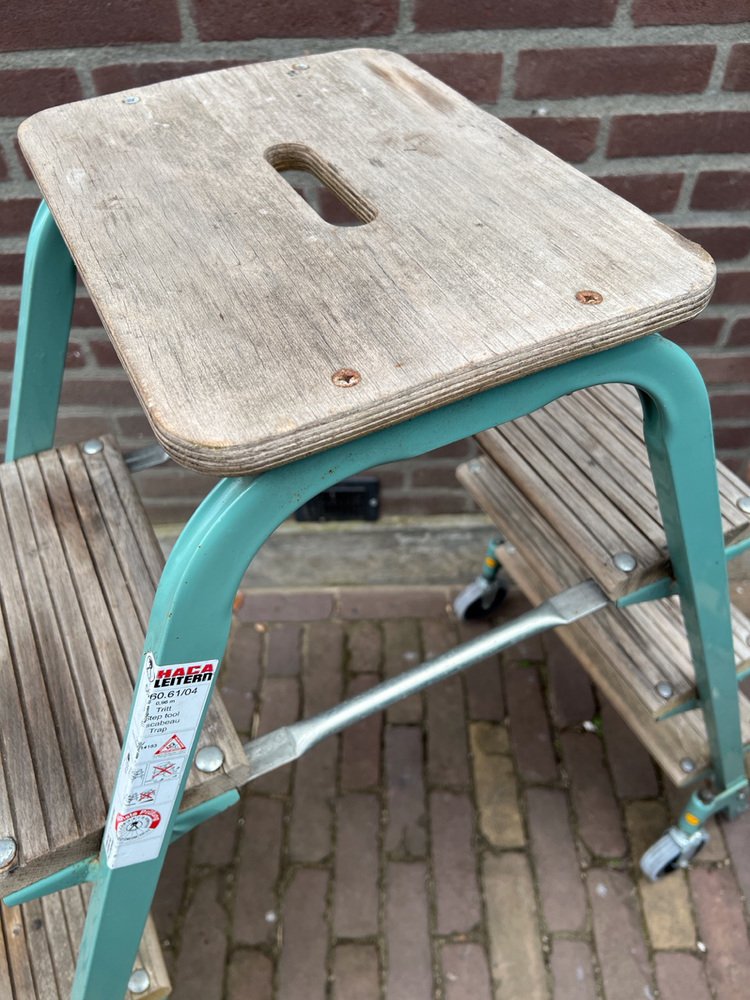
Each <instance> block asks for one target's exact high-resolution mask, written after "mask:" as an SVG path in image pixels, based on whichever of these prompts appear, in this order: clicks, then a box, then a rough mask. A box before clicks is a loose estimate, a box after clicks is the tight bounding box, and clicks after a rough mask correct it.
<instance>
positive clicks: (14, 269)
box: [0, 253, 23, 285]
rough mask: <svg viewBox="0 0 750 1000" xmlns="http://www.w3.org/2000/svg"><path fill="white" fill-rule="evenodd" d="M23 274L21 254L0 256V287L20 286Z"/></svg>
mask: <svg viewBox="0 0 750 1000" xmlns="http://www.w3.org/2000/svg"><path fill="white" fill-rule="evenodd" d="M22 274H23V254H22V253H4V254H0V285H20V284H21V275H22Z"/></svg>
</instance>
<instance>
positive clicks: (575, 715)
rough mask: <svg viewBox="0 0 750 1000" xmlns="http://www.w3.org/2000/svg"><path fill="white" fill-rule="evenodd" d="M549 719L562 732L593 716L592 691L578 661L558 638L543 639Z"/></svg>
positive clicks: (594, 713) (550, 634) (594, 709)
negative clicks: (548, 696) (549, 710)
mask: <svg viewBox="0 0 750 1000" xmlns="http://www.w3.org/2000/svg"><path fill="white" fill-rule="evenodd" d="M544 644H545V647H546V652H547V683H548V684H549V691H550V707H551V713H552V719H553V721H554V723H555V725H556V726H558V727H559V728H560V729H565V728H567V727H568V726H574V725H578V724H579V723H581V722H585V721H586V720H587V719H593V718H594V716H595V715H596V701H595V699H594V688H593V686H592V684H591V681H590V680H589V677H588V674H587V673H586V671H585V670H584V669H583V667H582V666H581V664H580V662H579V661H578V659H577V658H576V657H575V656H574V655H573V654H572V653H571V652H570V650H569V649H568V647H567V646H566V645H565V643H564V642H563V641H562V639H560V637H559V636H557V635H554V633H549V634H548V635H546V636H545V637H544Z"/></svg>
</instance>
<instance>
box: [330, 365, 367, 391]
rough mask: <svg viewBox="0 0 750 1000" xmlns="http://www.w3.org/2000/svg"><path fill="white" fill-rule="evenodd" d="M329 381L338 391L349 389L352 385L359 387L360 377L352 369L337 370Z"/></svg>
mask: <svg viewBox="0 0 750 1000" xmlns="http://www.w3.org/2000/svg"><path fill="white" fill-rule="evenodd" d="M331 381H332V382H333V384H334V385H337V386H338V387H339V388H340V389H351V387H352V386H353V385H359V383H360V382H361V381H362V376H361V375H360V374H359V372H358V371H355V370H354V369H353V368H339V370H338V371H337V372H334V373H333V375H331Z"/></svg>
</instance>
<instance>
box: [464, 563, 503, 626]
mask: <svg viewBox="0 0 750 1000" xmlns="http://www.w3.org/2000/svg"><path fill="white" fill-rule="evenodd" d="M507 596H508V581H507V580H506V579H505V577H504V576H502V574H498V576H496V577H495V579H494V580H493V581H492V582H490V581H489V580H485V578H484V577H483V576H478V577H477V578H476V580H472V582H471V583H470V584H469V586H468V587H464V589H463V590H462V591H461V593H460V594H459V595H458V597H457V598H456V599H455V600H454V602H453V610H454V611H455V613H456V618H458V619H459V620H460V621H477V620H478V619H481V618H487V617H489V615H491V614H492V613H493V611H497V609H498V608H499V607H500V605H501V604H502V603H503V601H504V600H505V598H506V597H507Z"/></svg>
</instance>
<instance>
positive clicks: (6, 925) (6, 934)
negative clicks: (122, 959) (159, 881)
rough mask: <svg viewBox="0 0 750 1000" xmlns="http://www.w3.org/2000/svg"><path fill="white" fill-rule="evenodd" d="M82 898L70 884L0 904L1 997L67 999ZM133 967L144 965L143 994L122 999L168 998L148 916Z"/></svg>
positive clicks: (108, 999)
mask: <svg viewBox="0 0 750 1000" xmlns="http://www.w3.org/2000/svg"><path fill="white" fill-rule="evenodd" d="M87 899H88V888H87V887H83V886H76V887H75V888H73V889H65V890H64V891H63V892H61V893H57V894H55V895H52V896H46V897H45V898H44V899H38V900H35V901H34V902H33V903H24V905H23V906H14V907H6V906H4V905H2V904H0V998H2V1000H69V998H70V990H71V987H72V984H73V976H74V974H75V967H76V959H77V956H78V951H79V948H80V944H81V935H82V933H83V924H84V919H85V916H86V904H87ZM134 967H135V968H136V969H144V970H145V971H146V972H147V973H148V977H149V980H150V983H151V984H150V986H149V988H148V989H147V990H146V992H145V993H138V994H137V995H136V994H134V993H127V994H126V1000H163V998H164V997H168V996H169V993H170V989H171V987H170V983H169V976H168V975H167V969H166V966H165V965H164V959H163V958H162V954H161V947H160V945H159V939H158V936H157V933H156V928H155V927H154V922H153V920H152V919H151V918H149V920H148V923H147V924H146V930H145V931H144V934H143V938H142V940H141V947H140V951H139V953H138V959H137V960H136V963H135V966H134ZM102 1000H118V998H116V997H106V998H104V997H103V998H102Z"/></svg>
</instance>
